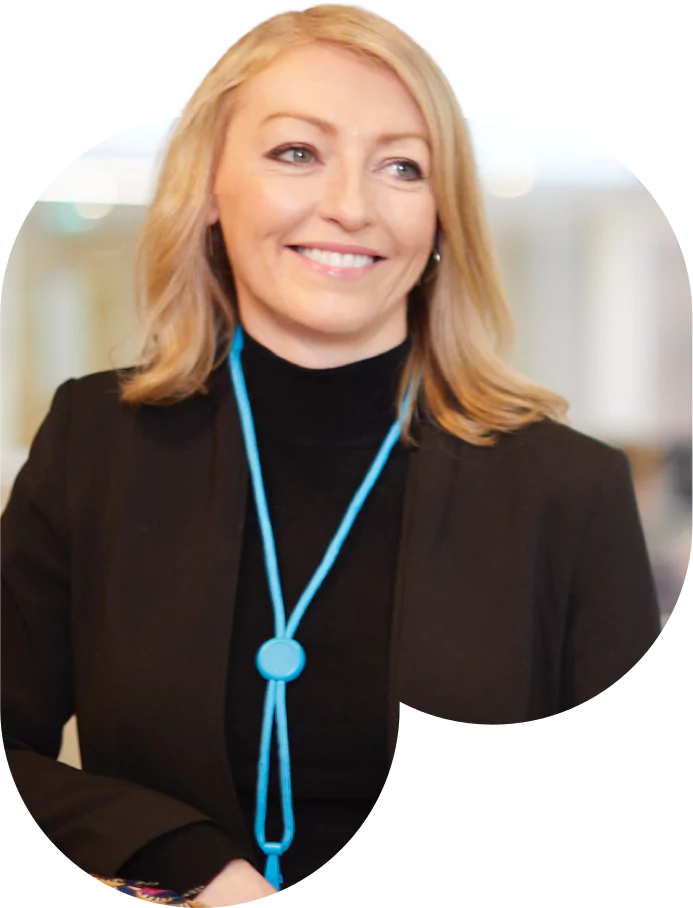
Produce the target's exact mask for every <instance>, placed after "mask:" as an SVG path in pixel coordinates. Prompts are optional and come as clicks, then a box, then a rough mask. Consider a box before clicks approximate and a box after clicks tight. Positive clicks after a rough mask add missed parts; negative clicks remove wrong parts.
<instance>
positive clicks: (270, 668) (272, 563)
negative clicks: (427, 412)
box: [229, 322, 413, 889]
mask: <svg viewBox="0 0 693 908" xmlns="http://www.w3.org/2000/svg"><path fill="white" fill-rule="evenodd" d="M242 350H243V330H242V328H241V325H240V322H239V324H238V326H237V328H236V333H235V335H234V339H233V345H232V347H231V353H230V354H229V362H230V368H231V379H232V381H233V388H234V392H235V395H236V402H237V404H238V410H239V415H240V420H241V427H242V429H243V440H244V442H245V450H246V455H247V458H248V466H249V468H250V475H251V480H252V484H253V492H254V495H255V507H256V509H257V515H258V520H259V523H260V530H261V533H262V547H263V550H264V554H265V572H266V574H267V581H268V584H269V590H270V596H271V599H272V608H273V611H274V637H271V638H270V639H269V640H266V641H265V642H264V643H263V644H262V646H261V647H260V648H259V649H258V651H257V655H256V657H255V664H256V666H257V669H258V671H259V673H260V674H261V675H262V677H263V678H265V680H266V681H267V686H266V689H265V705H264V712H263V718H262V731H261V733H260V755H259V758H258V769H257V794H256V802H255V803H256V806H255V838H256V840H257V843H258V845H259V846H260V848H261V850H262V851H263V853H264V854H265V856H266V858H267V860H266V864H265V879H266V880H267V881H268V882H269V883H271V884H272V886H274V887H275V889H280V888H281V884H282V875H281V871H280V867H279V857H280V856H281V855H282V854H284V852H285V851H286V850H287V848H288V847H289V846H290V845H291V842H292V841H293V837H294V814H293V802H292V796H291V760H290V757H289V730H288V724H287V717H286V684H287V682H288V681H293V680H294V678H297V677H298V676H299V675H300V674H301V672H302V671H303V668H304V666H305V664H306V655H305V652H304V650H303V647H302V646H301V644H300V643H299V642H298V641H297V640H295V639H294V635H295V633H296V630H297V628H298V625H299V623H300V621H301V618H303V616H304V614H305V613H306V609H307V608H308V606H309V605H310V603H311V601H312V599H313V597H314V596H315V593H316V592H317V591H318V589H319V587H320V585H321V583H322V582H323V580H324V579H325V577H326V576H327V574H328V572H329V570H330V568H331V567H332V565H333V564H334V562H335V560H336V558H337V555H338V554H339V551H340V549H341V547H342V544H343V542H344V540H345V539H346V537H347V536H348V534H349V531H350V530H351V527H352V525H353V523H354V521H355V520H356V517H357V515H358V513H359V511H360V510H361V507H362V506H363V503H364V501H365V500H366V498H367V497H368V494H369V492H370V491H371V489H372V488H373V486H374V485H375V482H376V480H377V479H378V477H379V476H380V473H381V472H382V470H383V467H384V466H385V464H386V462H387V459H388V457H389V456H390V452H391V451H392V449H393V447H394V446H395V444H396V443H397V441H398V439H399V437H400V434H401V423H400V419H396V420H395V422H394V423H393V425H392V427H391V428H390V431H389V432H388V433H387V435H386V436H385V439H384V441H383V443H382V445H381V446H380V450H379V451H378V453H377V454H376V456H375V459H374V461H373V463H372V464H371V466H370V468H369V470H368V472H367V473H366V476H365V478H364V480H363V482H362V483H361V485H360V486H359V488H358V490H357V492H356V494H355V495H354V497H353V499H352V500H351V504H350V505H349V507H348V508H347V510H346V513H345V514H344V517H343V518H342V522H341V523H340V525H339V528H338V529H337V532H336V533H335V535H334V537H333V539H332V541H331V542H330V544H329V546H328V547H327V551H326V552H325V555H324V556H323V559H322V561H321V562H320V564H319V566H318V569H317V570H316V572H315V574H314V575H313V577H312V578H311V580H310V582H309V583H308V586H307V587H306V588H305V590H304V591H303V593H302V595H301V598H300V599H299V600H298V603H297V604H296V607H295V608H294V610H293V612H292V613H291V616H290V618H289V620H288V622H287V620H286V613H285V610H284V600H283V597H282V590H281V584H280V581H279V568H278V565H277V553H276V550H275V546H274V535H273V533H272V524H271V522H270V517H269V511H268V509H267V499H266V496H265V488H264V483H263V480H262V470H261V468H260V457H259V454H258V448H257V439H256V436H255V426H254V423H253V415H252V412H251V409H250V401H249V399H248V392H247V389H246V384H245V377H244V375H243V366H242V365H241V351H242ZM412 389H413V380H412V381H411V382H410V383H409V387H408V389H407V393H406V396H405V398H404V402H403V408H402V409H403V412H406V410H407V409H408V407H409V401H410V399H411V395H412ZM275 722H276V727H277V743H278V748H277V750H278V755H279V784H280V791H281V807H282V819H283V825H284V834H283V836H282V839H281V841H280V842H268V841H267V837H266V832H265V826H266V818H267V797H268V789H269V771H270V747H271V742H272V730H273V726H274V724H275Z"/></svg>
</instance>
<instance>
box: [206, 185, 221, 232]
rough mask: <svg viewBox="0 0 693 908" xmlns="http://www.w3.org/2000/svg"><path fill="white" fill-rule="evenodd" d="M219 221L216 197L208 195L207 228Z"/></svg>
mask: <svg viewBox="0 0 693 908" xmlns="http://www.w3.org/2000/svg"><path fill="white" fill-rule="evenodd" d="M218 220H219V208H218V206H217V199H216V196H214V195H212V193H211V192H210V194H209V203H208V204H207V226H208V227H211V225H212V224H216V222H217V221H218Z"/></svg>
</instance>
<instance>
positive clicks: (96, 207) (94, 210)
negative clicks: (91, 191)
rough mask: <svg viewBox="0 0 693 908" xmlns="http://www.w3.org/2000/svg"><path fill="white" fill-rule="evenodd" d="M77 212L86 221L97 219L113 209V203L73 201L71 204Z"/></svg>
mask: <svg viewBox="0 0 693 908" xmlns="http://www.w3.org/2000/svg"><path fill="white" fill-rule="evenodd" d="M72 207H73V208H74V209H75V211H76V212H77V214H78V215H79V216H80V217H81V218H84V219H85V220H87V221H98V220H99V219H100V218H105V217H106V215H107V214H108V213H109V212H110V211H112V210H113V207H114V206H113V205H109V204H108V203H106V202H75V203H74V205H73V206H72Z"/></svg>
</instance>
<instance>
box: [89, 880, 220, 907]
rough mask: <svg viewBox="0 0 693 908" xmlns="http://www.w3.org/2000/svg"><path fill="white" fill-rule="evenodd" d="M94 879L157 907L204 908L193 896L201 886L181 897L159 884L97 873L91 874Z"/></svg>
mask: <svg viewBox="0 0 693 908" xmlns="http://www.w3.org/2000/svg"><path fill="white" fill-rule="evenodd" d="M90 876H93V877H94V879H96V880H99V882H101V883H105V884H106V885H107V886H110V887H111V888H112V889H117V890H118V892H124V893H125V895H132V896H134V897H135V898H136V899H141V900H142V901H143V902H155V903H156V904H157V905H172V906H175V908H203V906H202V903H201V902H196V901H194V900H193V899H192V898H191V896H193V895H197V893H198V892H201V891H202V889H203V888H204V887H203V886H199V887H198V888H197V889H192V890H190V892H188V893H185V894H184V895H180V894H179V893H178V892H173V891H172V890H171V889H161V888H159V884H158V883H145V882H143V881H142V880H122V879H118V878H116V877H105V876H98V875H97V874H96V873H92V874H90Z"/></svg>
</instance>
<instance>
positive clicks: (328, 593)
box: [121, 332, 409, 892]
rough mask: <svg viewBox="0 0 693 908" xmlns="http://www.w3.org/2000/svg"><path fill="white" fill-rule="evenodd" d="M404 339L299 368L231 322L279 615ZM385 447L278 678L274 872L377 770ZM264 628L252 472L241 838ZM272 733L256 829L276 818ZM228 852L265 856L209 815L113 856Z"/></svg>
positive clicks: (398, 491) (374, 417)
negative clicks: (347, 358)
mask: <svg viewBox="0 0 693 908" xmlns="http://www.w3.org/2000/svg"><path fill="white" fill-rule="evenodd" d="M408 351H409V340H408V339H407V340H405V341H404V342H403V343H402V344H400V345H398V346H397V347H395V348H393V349H391V350H388V351H386V352H385V353H381V354H379V355H377V356H374V357H370V358H368V359H364V360H359V361H358V362H354V363H349V364H347V365H344V366H338V367H334V368H329V369H308V368H305V367H302V366H298V365H295V364H294V363H290V362H288V361H287V360H285V359H283V358H281V357H280V356H277V355H276V354H274V353H272V352H271V351H270V350H269V349H267V348H266V347H264V346H263V345H262V344H260V343H259V342H258V341H256V340H255V339H254V338H252V337H251V336H249V335H248V334H247V332H246V334H245V344H244V349H243V353H242V363H243V370H244V374H245V379H246V385H247V388H248V396H249V399H250V404H251V408H252V412H253V420H254V423H255V428H256V433H257V441H258V451H259V455H260V462H261V466H262V472H263V479H264V483H265V492H266V495H267V502H268V507H269V512H270V517H271V521H272V527H273V531H274V538H275V545H276V550H277V559H278V563H279V574H280V579H281V585H282V592H283V596H284V603H285V609H286V612H287V615H289V614H290V613H291V611H292V610H293V608H294V606H295V604H296V602H297V601H298V599H299V597H300V595H301V593H302V592H303V590H304V588H305V587H306V585H307V584H308V582H309V580H310V579H311V577H312V576H313V574H314V572H315V570H316V568H317V567H318V564H319V563H320V561H321V559H322V557H323V555H324V553H325V550H326V548H327V546H328V544H329V542H330V541H331V539H332V537H333V536H334V533H335V531H336V529H337V527H338V525H339V523H340V521H341V519H342V517H343V516H344V512H345V510H346V508H347V506H348V505H349V503H350V501H351V499H352V497H353V495H354V493H355V492H356V489H357V488H358V486H359V485H360V483H361V481H362V479H363V477H364V476H365V474H366V472H367V470H368V468H369V466H370V465H371V463H372V461H373V458H374V457H375V455H376V453H377V451H378V449H379V447H380V444H381V443H382V441H383V439H384V438H385V435H386V434H387V432H388V430H389V428H390V426H391V425H392V423H393V421H394V419H395V416H396V404H395V399H396V392H397V385H398V380H399V377H400V374H401V368H402V366H403V364H404V361H405V359H406V355H407V353H408ZM405 461H406V458H405V451H404V448H403V446H402V445H401V444H398V445H396V446H395V448H394V449H393V451H392V453H391V454H390V457H389V459H388V462H387V464H386V465H385V468H384V469H383V472H382V473H381V475H380V477H379V479H378V481H377V482H376V484H375V486H374V488H373V489H372V491H371V493H370V495H369V496H368V498H367V499H366V502H365V503H364V505H363V508H362V510H361V512H360V514H359V515H358V517H357V519H356V522H355V523H354V526H353V527H352V530H351V532H350V534H349V536H348V537H347V539H346V540H345V542H344V545H343V546H342V549H341V551H340V553H339V556H338V557H337V560H336V562H335V564H334V566H333V568H332V570H331V571H330V573H329V574H328V575H327V577H326V578H325V580H324V582H323V584H322V586H321V587H320V589H319V590H318V591H317V593H316V595H315V598H314V599H313V601H312V602H311V604H310V606H309V608H308V611H307V612H306V614H305V616H304V618H303V619H302V621H301V624H300V625H299V629H298V631H297V633H296V639H297V640H299V641H300V642H301V644H302V646H303V648H304V650H305V652H306V667H305V669H304V670H303V672H302V674H301V675H300V676H299V678H297V679H296V680H295V681H292V682H291V683H290V684H289V685H288V686H287V712H288V721H289V738H290V747H291V764H292V782H293V794H294V814H295V820H296V833H295V837H294V841H293V843H292V845H291V847H290V848H289V849H288V851H287V853H286V854H285V855H284V856H283V857H282V859H281V866H282V873H283V875H284V885H285V886H286V885H291V884H292V883H295V882H298V881H299V880H301V879H303V878H304V877H306V876H308V875H309V874H311V873H313V872H314V871H315V870H317V869H318V868H319V867H321V866H322V865H323V864H325V863H326V862H327V861H328V860H329V859H330V858H331V857H333V856H334V855H335V854H336V853H337V852H338V851H340V850H341V848H342V847H343V846H344V845H345V844H346V843H347V842H348V841H349V839H350V838H351V837H352V836H353V835H354V833H355V832H356V831H357V829H358V828H359V826H360V825H361V824H362V823H363V821H364V820H365V819H366V817H367V816H368V814H369V812H370V810H371V809H372V807H373V805H374V804H375V801H376V800H377V798H378V795H379V794H380V791H381V789H382V787H383V785H384V783H385V779H386V776H387V770H388V760H387V677H388V650H389V639H390V619H391V610H392V594H393V583H394V574H395V563H396V557H397V546H398V539H399V527H400V519H401V505H402V498H403V489H404V477H405ZM272 636H274V628H273V612H272V605H271V600H270V596H269V590H268V586H267V578H266V574H265V567H264V556H263V549H262V539H261V535H260V531H259V526H258V521H257V513H256V509H255V501H254V497H253V494H252V488H251V487H250V484H249V488H248V499H247V510H246V523H245V533H244V541H243V551H242V558H241V569H240V576H239V587H238V591H237V597H236V606H235V613H234V624H233V632H232V638H231V648H230V659H229V669H228V692H227V747H228V755H229V761H230V767H231V771H232V775H233V778H234V782H235V784H236V789H237V791H238V797H239V801H240V804H241V809H242V811H243V814H244V817H245V820H246V825H247V828H248V832H249V837H250V839H251V840H252V841H253V842H254V833H253V830H254V815H255V784H256V767H257V757H258V748H259V740H260V726H261V719H262V710H263V698H264V692H265V682H264V680H263V679H262V678H261V677H260V675H259V674H258V672H257V669H256V667H255V661H254V660H255V653H256V652H257V649H258V647H259V646H260V644H261V643H262V642H263V641H264V640H266V639H268V638H269V637H272ZM275 757H276V748H275V747H274V746H273V748H272V761H273V763H272V768H273V772H272V775H271V784H270V802H269V810H268V821H267V838H268V840H270V841H271V840H275V841H276V840H279V839H280V838H281V834H282V825H281V820H280V810H279V805H278V794H277V792H278V788H277V784H276V773H275V772H274V770H275V769H276V766H275ZM235 857H246V858H247V859H248V860H251V861H252V862H253V863H254V864H255V866H256V867H257V868H258V870H260V871H262V869H263V868H264V857H263V856H262V853H261V852H260V850H259V849H258V848H257V847H256V848H255V849H254V850H253V851H252V852H248V851H247V850H245V849H244V848H243V847H242V846H240V845H239V844H238V843H235V842H232V841H231V840H229V839H228V838H227V837H226V836H225V834H224V833H223V832H222V831H221V830H220V829H218V827H216V826H215V825H214V824H213V823H211V822H209V823H195V824H191V825H190V826H188V827H184V828H183V829H180V830H176V831H174V832H171V833H168V834H167V835H165V836H161V837H160V838H159V839H157V840H155V841H154V842H152V843H151V844H150V845H148V846H146V847H145V848H143V849H141V850H140V851H139V852H138V853H137V855H135V857H134V858H133V859H132V860H131V861H129V862H128V864H126V865H125V866H124V867H122V868H121V872H122V873H123V875H126V876H130V877H132V876H135V877H137V878H139V879H148V880H152V881H153V880H157V881H158V882H160V883H162V884H165V885H167V886H169V887H171V888H173V889H176V890H177V891H179V892H180V891H186V890H187V889H189V888H192V887H194V886H196V885H200V884H202V883H207V882H209V881H210V880H211V879H212V878H213V877H214V876H215V875H216V873H217V872H218V871H219V870H220V869H221V868H222V867H223V866H224V865H225V864H226V863H228V861H230V860H231V859H232V858H235Z"/></svg>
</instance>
